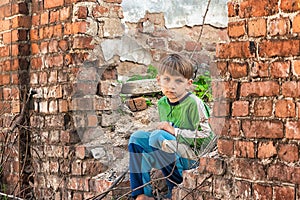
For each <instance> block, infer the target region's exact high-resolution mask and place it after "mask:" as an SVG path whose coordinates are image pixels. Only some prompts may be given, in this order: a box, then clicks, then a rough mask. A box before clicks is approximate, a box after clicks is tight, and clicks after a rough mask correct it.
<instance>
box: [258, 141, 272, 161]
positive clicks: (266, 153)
mask: <svg viewBox="0 0 300 200" xmlns="http://www.w3.org/2000/svg"><path fill="white" fill-rule="evenodd" d="M257 151H258V153H257V157H258V158H262V159H265V158H270V157H273V156H274V155H276V154H277V151H276V147H275V146H274V143H273V141H268V142H259V144H258V148H257Z"/></svg>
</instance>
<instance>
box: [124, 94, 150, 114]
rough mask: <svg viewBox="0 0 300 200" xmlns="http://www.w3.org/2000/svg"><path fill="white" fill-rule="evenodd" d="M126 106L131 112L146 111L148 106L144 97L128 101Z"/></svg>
mask: <svg viewBox="0 0 300 200" xmlns="http://www.w3.org/2000/svg"><path fill="white" fill-rule="evenodd" d="M126 105H127V106H128V107H129V109H130V110H131V111H140V110H145V109H146V108H147V107H148V106H147V103H146V99H145V98H144V97H137V98H134V99H129V100H127V101H126Z"/></svg>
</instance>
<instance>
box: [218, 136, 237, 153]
mask: <svg viewBox="0 0 300 200" xmlns="http://www.w3.org/2000/svg"><path fill="white" fill-rule="evenodd" d="M233 150H234V147H233V141H232V140H225V139H219V140H218V151H219V153H220V154H222V155H225V156H233Z"/></svg>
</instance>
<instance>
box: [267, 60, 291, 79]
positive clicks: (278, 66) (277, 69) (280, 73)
mask: <svg viewBox="0 0 300 200" xmlns="http://www.w3.org/2000/svg"><path fill="white" fill-rule="evenodd" d="M290 65H291V63H290V61H286V62H273V63H271V76H272V77H275V78H286V77H288V76H289V73H290Z"/></svg>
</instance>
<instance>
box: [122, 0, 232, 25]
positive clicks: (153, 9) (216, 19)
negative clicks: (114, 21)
mask: <svg viewBox="0 0 300 200" xmlns="http://www.w3.org/2000/svg"><path fill="white" fill-rule="evenodd" d="M208 3H209V8H208V12H207V16H206V18H205V21H204V24H209V25H212V26H215V27H223V28H225V27H227V22H228V20H227V19H228V18H227V7H226V3H227V0H211V1H208V0H205V1H197V0H186V1H181V0H172V1H164V0H149V1H147V0H124V1H122V8H123V12H124V19H123V21H126V22H132V23H136V22H138V21H139V20H140V19H141V18H143V17H144V15H145V13H146V12H150V13H164V18H165V25H166V27H167V28H168V29H169V28H178V27H183V26H195V25H203V16H204V15H205V12H206V9H207V5H208Z"/></svg>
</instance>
